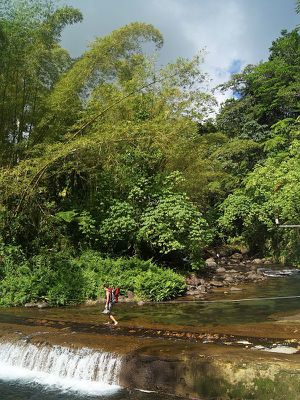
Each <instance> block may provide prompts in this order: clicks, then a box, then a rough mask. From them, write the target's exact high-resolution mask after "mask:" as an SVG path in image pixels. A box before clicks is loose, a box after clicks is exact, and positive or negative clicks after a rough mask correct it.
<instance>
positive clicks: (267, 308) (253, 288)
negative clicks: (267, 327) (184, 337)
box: [0, 273, 300, 327]
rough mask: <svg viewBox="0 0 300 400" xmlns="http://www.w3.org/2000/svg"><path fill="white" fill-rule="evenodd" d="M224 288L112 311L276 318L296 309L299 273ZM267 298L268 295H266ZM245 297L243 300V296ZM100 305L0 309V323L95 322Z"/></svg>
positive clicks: (131, 320)
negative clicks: (38, 320) (26, 320)
mask: <svg viewBox="0 0 300 400" xmlns="http://www.w3.org/2000/svg"><path fill="white" fill-rule="evenodd" d="M227 290H228V289H227V288H224V289H223V290H222V291H219V292H217V293H215V294H212V295H210V296H209V297H208V299H207V300H208V301H189V302H184V301H179V302H169V303H150V304H149V303H146V304H144V305H143V306H138V305H137V304H133V303H119V304H118V305H117V306H115V313H116V315H117V317H118V319H119V321H120V322H121V324H123V325H124V324H125V325H130V324H135V325H141V326H142V325H143V324H147V325H148V326H149V325H151V324H162V325H166V327H168V326H170V325H177V326H178V325H181V326H189V327H191V326H192V327H198V326H200V325H201V326H216V325H229V326H230V325H231V324H247V323H254V322H257V323H259V322H264V321H267V320H274V319H275V320H276V315H277V314H279V315H284V314H288V313H290V312H294V311H296V310H300V298H297V297H295V298H286V297H293V296H299V295H300V273H298V274H295V275H294V276H292V277H285V278H270V279H268V280H267V281H264V282H262V283H260V284H256V285H249V286H248V287H245V290H243V291H239V292H228V293H227V294H224V291H227ZM270 298H271V299H270ZM243 299H246V300H243ZM101 311H102V308H101V306H92V307H85V306H78V307H66V308H59V309H57V308H52V309H44V310H37V309H25V308H13V309H2V310H1V309H0V323H12V322H14V321H16V320H18V319H19V318H22V317H25V318H31V317H32V318H47V319H52V320H59V321H72V322H73V324H74V326H75V327H76V323H77V324H84V323H87V324H96V323H97V324H98V323H101V322H104V321H106V318H105V317H104V316H103V315H101Z"/></svg>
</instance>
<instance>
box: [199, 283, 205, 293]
mask: <svg viewBox="0 0 300 400" xmlns="http://www.w3.org/2000/svg"><path fill="white" fill-rule="evenodd" d="M198 291H199V292H200V293H206V292H207V290H206V286H205V285H200V286H198Z"/></svg>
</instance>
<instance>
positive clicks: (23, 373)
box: [0, 341, 121, 394]
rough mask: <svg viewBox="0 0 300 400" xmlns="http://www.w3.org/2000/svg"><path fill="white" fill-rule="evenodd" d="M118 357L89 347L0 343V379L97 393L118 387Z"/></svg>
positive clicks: (119, 364) (119, 366) (23, 342)
mask: <svg viewBox="0 0 300 400" xmlns="http://www.w3.org/2000/svg"><path fill="white" fill-rule="evenodd" d="M120 368H121V357H119V356H117V355H115V354H113V353H106V352H100V351H94V350H91V349H88V348H81V349H71V348H68V347H62V346H46V345H34V344H31V343H26V342H25V341H19V342H16V343H9V342H5V343H0V379H4V380H21V381H27V382H35V383H40V384H42V385H47V386H48V385H49V386H56V387H58V388H60V389H64V390H74V391H80V392H89V393H91V394H99V393H103V392H111V391H116V390H118V389H119V386H118V383H119V382H118V376H119V371H120Z"/></svg>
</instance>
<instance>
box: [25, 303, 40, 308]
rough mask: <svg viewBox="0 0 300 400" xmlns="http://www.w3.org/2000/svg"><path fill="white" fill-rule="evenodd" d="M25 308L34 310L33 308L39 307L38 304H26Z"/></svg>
mask: <svg viewBox="0 0 300 400" xmlns="http://www.w3.org/2000/svg"><path fill="white" fill-rule="evenodd" d="M24 307H26V308H33V307H37V303H33V302H32V303H26V304H24Z"/></svg>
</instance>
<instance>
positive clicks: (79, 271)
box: [0, 0, 300, 305]
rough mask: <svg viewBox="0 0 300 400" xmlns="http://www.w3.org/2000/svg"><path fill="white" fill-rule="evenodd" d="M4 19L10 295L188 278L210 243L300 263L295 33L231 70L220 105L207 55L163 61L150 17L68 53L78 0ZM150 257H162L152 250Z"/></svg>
mask: <svg viewBox="0 0 300 400" xmlns="http://www.w3.org/2000/svg"><path fill="white" fill-rule="evenodd" d="M0 7H1V9H0V11H1V19H0V48H1V58H0V121H1V123H0V142H1V145H0V146H1V147H0V166H1V168H0V234H1V235H0V241H1V245H0V274H1V283H0V293H1V296H0V297H1V304H3V305H8V304H24V303H25V302H28V301H34V300H38V299H46V300H48V301H49V302H50V303H52V304H68V303H70V302H81V301H83V300H86V299H88V298H95V297H96V296H97V294H99V287H101V285H102V284H103V283H104V281H107V280H108V281H110V282H111V283H112V284H115V285H120V286H121V287H122V288H123V290H124V291H127V290H132V291H134V292H135V293H136V294H137V295H138V296H139V297H140V298H146V299H150V300H164V299H169V298H172V297H175V296H177V295H179V294H182V293H183V292H184V288H185V284H184V280H183V278H182V275H184V274H186V273H188V272H191V271H194V272H199V271H201V268H202V266H203V264H204V258H205V254H206V252H207V251H208V250H209V249H212V248H215V247H220V246H227V245H230V246H232V247H233V248H235V249H239V248H241V247H243V248H247V249H248V252H249V255H250V256H262V257H272V258H273V259H274V260H276V261H281V262H286V263H294V264H299V263H300V253H299V251H300V250H299V248H300V246H299V240H300V239H299V231H297V230H283V229H282V230H279V229H278V228H277V227H276V225H275V223H274V221H275V218H279V219H280V221H281V222H283V223H291V224H297V223H298V224H299V222H300V208H299V204H300V119H299V118H300V117H299V115H300V113H299V111H300V98H299V93H300V36H299V32H298V29H295V30H293V31H291V32H287V31H282V33H281V36H280V37H279V38H278V39H277V40H275V41H274V42H273V43H272V45H271V47H270V54H269V59H268V60H267V61H265V62H261V63H260V64H258V65H250V66H247V67H246V68H245V69H244V70H243V71H242V72H241V73H238V74H234V75H233V76H232V78H231V80H230V81H229V82H227V83H225V84H224V85H222V87H221V89H222V90H224V91H228V90H230V91H232V93H233V95H234V97H233V98H232V99H230V100H227V101H226V102H225V103H224V104H223V106H222V107H221V109H220V110H219V111H218V113H217V115H216V116H215V118H212V115H213V114H212V112H213V110H215V107H216V101H215V99H214V96H213V94H212V93H209V92H208V90H207V89H206V86H207V79H208V77H207V76H206V75H205V74H204V73H203V72H202V70H201V64H202V62H203V58H202V55H201V54H199V55H197V56H196V57H194V58H193V59H192V60H186V59H178V60H175V61H174V62H173V63H170V64H168V65H166V66H165V67H163V68H160V69H159V68H158V67H157V63H156V61H155V60H156V59H157V57H158V53H159V50H160V48H161V47H162V45H163V38H162V35H161V33H160V32H159V31H158V30H157V29H156V28H154V27H153V26H152V25H148V24H143V23H132V24H130V25H127V26H125V27H122V28H120V29H118V30H116V31H113V32H112V33H111V34H110V35H108V36H106V37H102V38H98V39H96V40H95V41H94V42H93V43H92V44H91V45H90V46H89V47H88V49H87V50H86V51H85V53H84V54H83V55H82V56H81V57H79V58H77V59H72V58H71V56H70V55H69V54H68V52H67V51H66V50H65V49H63V48H62V47H61V45H60V36H61V32H62V30H63V28H64V27H65V26H67V25H70V24H73V23H78V22H80V21H81V20H82V15H81V13H80V11H79V10H76V9H74V8H72V7H63V8H56V6H55V5H54V2H53V3H51V2H49V1H47V2H46V1H43V0H39V1H34V2H33V1H30V0H26V1H25V0H24V1H17V2H13V1H10V0H9V1H6V2H4V3H3V4H2V5H1V6H0ZM150 260H151V261H150Z"/></svg>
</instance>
